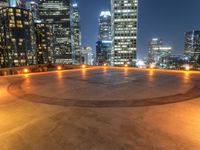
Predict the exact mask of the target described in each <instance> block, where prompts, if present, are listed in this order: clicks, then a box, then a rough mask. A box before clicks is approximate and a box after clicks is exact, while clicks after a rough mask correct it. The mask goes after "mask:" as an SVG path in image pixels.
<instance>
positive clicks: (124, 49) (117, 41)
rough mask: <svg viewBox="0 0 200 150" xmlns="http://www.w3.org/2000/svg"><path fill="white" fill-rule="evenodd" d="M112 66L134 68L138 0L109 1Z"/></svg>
mask: <svg viewBox="0 0 200 150" xmlns="http://www.w3.org/2000/svg"><path fill="white" fill-rule="evenodd" d="M111 7H112V10H111V12H112V13H111V14H112V65H114V66H122V65H124V64H128V65H130V66H134V65H135V63H136V57H137V55H136V52H137V47H136V44H137V23H138V0H111Z"/></svg>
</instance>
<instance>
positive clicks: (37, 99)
mask: <svg viewBox="0 0 200 150" xmlns="http://www.w3.org/2000/svg"><path fill="white" fill-rule="evenodd" d="M23 81H24V80H19V81H16V82H14V83H11V84H10V85H9V86H8V87H7V91H8V92H9V93H10V94H11V95H14V96H16V97H18V98H19V99H22V100H26V101H30V102H34V103H43V104H49V105H60V106H66V107H99V108H103V107H116V108H117V107H145V106H156V105H166V104H173V103H178V102H184V101H189V100H193V99H196V98H198V97H200V85H198V84H195V85H194V87H193V88H191V89H189V90H188V91H187V92H185V93H178V94H175V95H170V96H163V97H156V98H146V99H132V100H125V99H124V100H117V99H116V100H84V99H83V100H80V99H62V98H57V97H45V96H40V95H36V94H31V93H26V91H24V90H23V88H22V87H21V85H22V83H23Z"/></svg>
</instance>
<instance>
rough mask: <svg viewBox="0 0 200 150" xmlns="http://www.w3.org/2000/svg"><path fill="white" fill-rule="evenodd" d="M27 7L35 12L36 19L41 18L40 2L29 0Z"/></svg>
mask: <svg viewBox="0 0 200 150" xmlns="http://www.w3.org/2000/svg"><path fill="white" fill-rule="evenodd" d="M26 9H28V10H29V11H31V12H32V13H33V18H34V20H36V19H39V11H38V3H37V2H36V0H31V1H27V2H26Z"/></svg>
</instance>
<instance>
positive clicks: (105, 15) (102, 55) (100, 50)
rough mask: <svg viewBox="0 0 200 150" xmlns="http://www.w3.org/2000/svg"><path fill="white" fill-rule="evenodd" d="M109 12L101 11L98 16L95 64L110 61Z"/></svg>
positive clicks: (108, 62)
mask: <svg viewBox="0 0 200 150" xmlns="http://www.w3.org/2000/svg"><path fill="white" fill-rule="evenodd" d="M111 47H112V41H111V13H110V11H102V12H101V13H100V17H99V34H98V41H97V42H96V64H97V65H102V64H104V63H107V64H110V63H111V61H110V59H111Z"/></svg>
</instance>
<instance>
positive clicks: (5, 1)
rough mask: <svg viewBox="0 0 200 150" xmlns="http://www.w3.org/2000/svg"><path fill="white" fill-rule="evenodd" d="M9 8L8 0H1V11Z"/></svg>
mask: <svg viewBox="0 0 200 150" xmlns="http://www.w3.org/2000/svg"><path fill="white" fill-rule="evenodd" d="M8 6H9V3H8V0H1V1H0V9H1V8H2V7H8Z"/></svg>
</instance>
